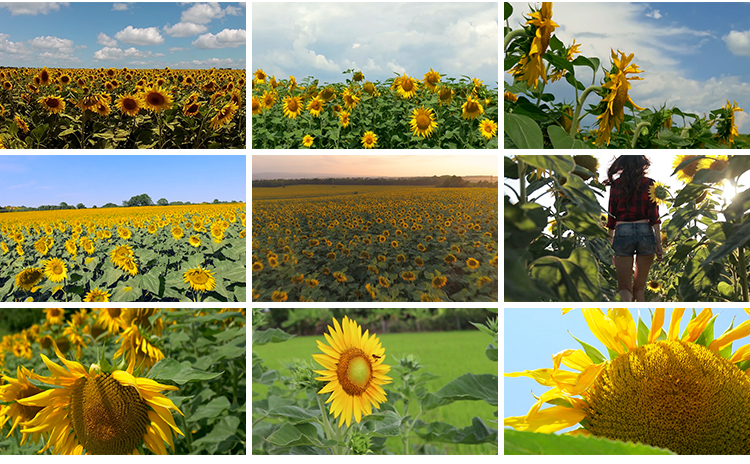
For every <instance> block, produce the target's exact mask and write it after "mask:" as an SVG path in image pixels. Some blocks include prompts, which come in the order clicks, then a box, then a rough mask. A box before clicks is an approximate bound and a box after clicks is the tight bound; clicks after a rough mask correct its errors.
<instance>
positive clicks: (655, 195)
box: [648, 181, 669, 205]
mask: <svg viewBox="0 0 750 464" xmlns="http://www.w3.org/2000/svg"><path fill="white" fill-rule="evenodd" d="M668 197H669V190H667V187H666V186H665V185H664V184H662V183H661V182H656V181H654V183H653V184H651V187H649V189H648V198H649V199H650V200H651V201H653V202H654V203H657V204H662V205H666V204H667V198H668Z"/></svg>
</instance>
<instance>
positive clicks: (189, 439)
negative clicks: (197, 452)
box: [181, 416, 193, 454]
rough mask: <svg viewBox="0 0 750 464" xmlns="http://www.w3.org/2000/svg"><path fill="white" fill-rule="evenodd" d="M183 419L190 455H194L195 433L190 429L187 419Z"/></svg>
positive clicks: (183, 417)
mask: <svg viewBox="0 0 750 464" xmlns="http://www.w3.org/2000/svg"><path fill="white" fill-rule="evenodd" d="M181 417H182V428H183V429H185V438H187V448H188V454H193V433H192V432H191V431H190V427H188V424H187V417H185V416H181Z"/></svg>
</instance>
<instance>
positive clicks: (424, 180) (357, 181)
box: [253, 175, 498, 188]
mask: <svg viewBox="0 0 750 464" xmlns="http://www.w3.org/2000/svg"><path fill="white" fill-rule="evenodd" d="M287 185H413V186H424V187H438V188H444V187H484V188H493V187H494V188H497V187H498V183H497V182H488V181H486V180H483V181H480V182H469V181H467V180H464V179H463V178H462V177H460V176H448V175H445V176H432V177H389V178H386V177H381V178H367V177H349V178H334V177H329V178H325V179H324V178H316V179H269V180H254V181H253V187H282V188H284V187H286V186H287Z"/></svg>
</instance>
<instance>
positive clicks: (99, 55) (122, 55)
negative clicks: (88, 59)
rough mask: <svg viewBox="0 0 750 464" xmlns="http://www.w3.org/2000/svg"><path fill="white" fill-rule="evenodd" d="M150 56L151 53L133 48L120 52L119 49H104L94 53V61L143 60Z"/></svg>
mask: <svg viewBox="0 0 750 464" xmlns="http://www.w3.org/2000/svg"><path fill="white" fill-rule="evenodd" d="M148 56H152V53H151V52H148V51H141V50H138V49H136V48H134V47H130V48H128V49H125V50H122V49H120V48H113V47H104V48H102V49H101V50H99V51H97V52H96V53H94V60H95V61H110V60H123V59H126V58H144V57H148Z"/></svg>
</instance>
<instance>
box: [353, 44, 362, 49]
mask: <svg viewBox="0 0 750 464" xmlns="http://www.w3.org/2000/svg"><path fill="white" fill-rule="evenodd" d="M359 47H361V45H360V44H358V43H355V44H352V48H359Z"/></svg>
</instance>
